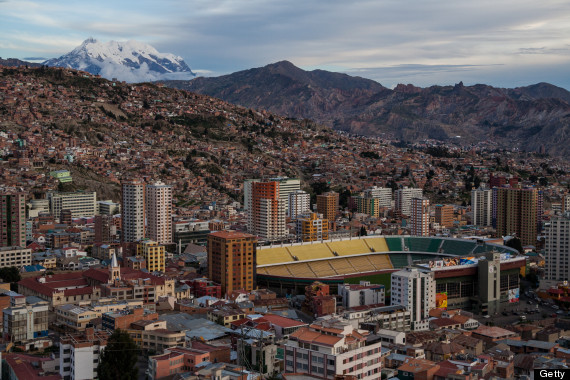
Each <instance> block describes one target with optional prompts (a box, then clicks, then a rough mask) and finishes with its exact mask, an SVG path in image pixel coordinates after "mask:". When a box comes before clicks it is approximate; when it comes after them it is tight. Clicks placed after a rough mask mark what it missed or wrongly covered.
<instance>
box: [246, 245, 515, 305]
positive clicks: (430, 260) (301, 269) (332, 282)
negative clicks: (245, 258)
mask: <svg viewBox="0 0 570 380" xmlns="http://www.w3.org/2000/svg"><path fill="white" fill-rule="evenodd" d="M491 252H495V253H498V254H500V269H499V270H500V274H499V276H500V288H501V302H503V298H504V302H511V299H512V297H514V296H512V297H511V299H509V298H507V294H508V291H509V290H511V293H513V294H514V289H515V288H516V289H517V290H518V287H519V274H524V270H525V268H526V258H525V257H524V256H520V255H519V254H518V252H517V251H516V250H515V249H513V248H510V247H507V246H504V245H499V244H489V243H485V242H484V241H482V240H467V239H455V238H442V237H411V236H367V237H360V238H352V239H347V240H338V241H325V242H311V243H295V244H284V245H279V246H265V247H258V249H257V284H258V285H259V286H263V287H267V288H269V289H272V290H274V291H276V292H277V293H278V294H280V295H282V296H284V295H295V294H304V292H305V286H307V285H309V284H311V283H312V282H313V281H316V280H318V281H321V282H324V283H326V284H328V285H329V286H330V287H331V292H336V291H337V288H338V285H339V284H343V283H353V284H358V283H359V282H360V281H370V282H371V283H375V284H383V285H384V286H385V287H386V291H387V292H388V291H389V289H390V274H391V273H392V272H395V271H397V270H400V269H401V268H404V267H406V266H409V265H416V266H419V267H422V268H424V269H425V270H428V271H432V272H434V275H435V279H436V291H437V292H438V293H444V292H445V293H446V294H447V295H448V297H449V298H448V303H450V306H454V305H455V306H460V307H469V306H472V305H471V304H472V298H473V297H477V296H478V282H479V278H478V277H479V276H478V265H477V262H478V261H479V259H480V258H483V257H484V256H485V255H488V254H489V253H491ZM503 293H504V297H503ZM517 294H518V293H517Z"/></svg>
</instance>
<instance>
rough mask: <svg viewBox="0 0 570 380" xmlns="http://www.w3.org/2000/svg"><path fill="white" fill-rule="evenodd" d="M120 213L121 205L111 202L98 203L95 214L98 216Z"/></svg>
mask: <svg viewBox="0 0 570 380" xmlns="http://www.w3.org/2000/svg"><path fill="white" fill-rule="evenodd" d="M120 213H121V204H120V203H116V202H113V201H110V200H109V201H98V202H97V214H99V215H115V214H120Z"/></svg>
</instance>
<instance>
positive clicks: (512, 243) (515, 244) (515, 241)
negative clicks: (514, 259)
mask: <svg viewBox="0 0 570 380" xmlns="http://www.w3.org/2000/svg"><path fill="white" fill-rule="evenodd" d="M505 245H506V246H507V247H511V248H514V249H516V250H517V251H519V253H523V252H524V249H523V246H522V242H521V239H519V238H518V237H514V238H512V239H509V240H507V242H506V243H505Z"/></svg>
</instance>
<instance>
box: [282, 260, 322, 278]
mask: <svg viewBox="0 0 570 380" xmlns="http://www.w3.org/2000/svg"><path fill="white" fill-rule="evenodd" d="M286 266H287V269H288V270H289V271H290V272H291V273H292V276H293V277H309V278H313V277H318V276H317V275H316V274H315V272H313V271H312V270H311V267H310V266H309V264H308V263H294V264H286Z"/></svg>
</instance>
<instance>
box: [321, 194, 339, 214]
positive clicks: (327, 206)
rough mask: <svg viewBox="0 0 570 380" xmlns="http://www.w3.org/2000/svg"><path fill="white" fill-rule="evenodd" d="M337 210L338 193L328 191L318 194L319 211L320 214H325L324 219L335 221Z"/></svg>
mask: <svg viewBox="0 0 570 380" xmlns="http://www.w3.org/2000/svg"><path fill="white" fill-rule="evenodd" d="M337 210H338V193H335V192H334V191H329V192H327V193H324V194H319V195H317V212H318V213H319V214H323V219H327V220H329V221H335V220H336V212H337Z"/></svg>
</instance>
